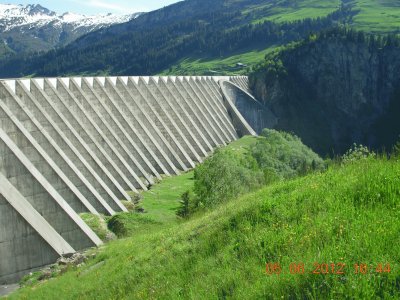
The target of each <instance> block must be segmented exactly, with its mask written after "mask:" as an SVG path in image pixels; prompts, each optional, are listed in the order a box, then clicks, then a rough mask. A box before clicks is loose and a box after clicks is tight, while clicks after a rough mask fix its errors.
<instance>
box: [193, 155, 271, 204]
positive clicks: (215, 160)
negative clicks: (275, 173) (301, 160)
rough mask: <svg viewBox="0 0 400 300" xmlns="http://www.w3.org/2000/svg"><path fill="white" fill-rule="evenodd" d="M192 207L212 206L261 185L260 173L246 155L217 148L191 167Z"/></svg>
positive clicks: (261, 174)
mask: <svg viewBox="0 0 400 300" xmlns="http://www.w3.org/2000/svg"><path fill="white" fill-rule="evenodd" d="M194 178H195V184H194V192H195V194H196V197H194V198H193V201H194V203H193V204H194V205H193V207H194V209H197V208H201V207H212V206H215V205H217V204H219V203H222V202H225V201H227V200H229V199H232V198H233V197H237V196H238V195H240V194H243V193H246V192H248V191H252V190H254V189H256V188H258V187H260V186H262V185H263V184H264V174H263V173H262V172H261V171H260V170H259V168H258V166H257V163H256V161H255V160H254V159H253V158H252V157H251V156H248V155H244V156H243V155H239V154H237V153H234V152H233V151H230V150H227V149H225V150H217V151H216V152H215V154H214V155H213V156H212V157H210V158H209V159H207V160H206V161H205V162H204V164H202V165H200V166H199V167H197V168H196V170H195V177H194Z"/></svg>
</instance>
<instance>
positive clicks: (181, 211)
mask: <svg viewBox="0 0 400 300" xmlns="http://www.w3.org/2000/svg"><path fill="white" fill-rule="evenodd" d="M190 198H191V195H190V191H186V192H184V193H183V194H182V196H181V199H182V200H181V201H180V207H179V208H178V210H177V212H176V214H177V215H178V216H179V217H181V218H187V217H188V216H189V214H190V203H191V201H190Z"/></svg>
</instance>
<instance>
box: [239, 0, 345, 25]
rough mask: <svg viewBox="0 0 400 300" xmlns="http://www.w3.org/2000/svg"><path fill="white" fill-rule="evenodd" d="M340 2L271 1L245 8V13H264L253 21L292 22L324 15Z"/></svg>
mask: <svg viewBox="0 0 400 300" xmlns="http://www.w3.org/2000/svg"><path fill="white" fill-rule="evenodd" d="M294 2H297V4H294ZM288 3H289V4H288ZM340 4H341V1H340V0H302V1H291V2H289V1H271V2H270V4H266V5H265V4H264V5H259V6H255V7H253V8H252V9H249V10H246V11H245V14H250V13H252V14H257V13H259V14H260V15H261V14H265V16H264V17H261V18H259V19H255V20H254V21H253V23H260V22H263V21H274V22H278V23H283V22H293V21H299V20H303V19H306V18H311V19H316V18H318V17H325V16H327V15H328V14H330V13H332V12H334V11H336V10H337V9H338V8H339V7H340ZM262 11H264V13H262Z"/></svg>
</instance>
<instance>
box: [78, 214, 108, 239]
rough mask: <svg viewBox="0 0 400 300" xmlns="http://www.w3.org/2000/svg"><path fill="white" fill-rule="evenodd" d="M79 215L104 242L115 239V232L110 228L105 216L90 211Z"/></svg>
mask: <svg viewBox="0 0 400 300" xmlns="http://www.w3.org/2000/svg"><path fill="white" fill-rule="evenodd" d="M79 216H80V217H81V218H82V220H83V221H85V223H86V224H87V225H88V226H89V227H90V228H91V229H92V230H93V232H94V233H95V234H97V236H98V237H99V238H100V239H101V240H102V241H103V242H107V241H110V240H113V239H115V236H114V234H113V233H112V232H110V231H109V230H108V228H107V223H106V221H105V220H104V218H103V217H101V216H97V215H94V214H90V213H82V214H80V215H79Z"/></svg>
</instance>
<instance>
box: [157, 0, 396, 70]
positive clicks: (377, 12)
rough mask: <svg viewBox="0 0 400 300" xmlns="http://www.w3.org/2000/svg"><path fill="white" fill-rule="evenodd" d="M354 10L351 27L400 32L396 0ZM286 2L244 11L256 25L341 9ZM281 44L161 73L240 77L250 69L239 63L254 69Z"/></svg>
mask: <svg viewBox="0 0 400 300" xmlns="http://www.w3.org/2000/svg"><path fill="white" fill-rule="evenodd" d="M353 2H354V10H356V11H359V12H358V13H357V14H356V15H355V17H354V18H353V21H352V24H351V26H353V27H354V28H356V29H359V30H364V31H367V32H374V33H387V32H393V31H397V32H400V3H398V2H397V1H395V0H354V1H353ZM284 3H285V1H271V2H270V3H268V4H264V5H256V6H254V7H251V8H248V9H246V10H244V11H243V15H245V16H246V15H249V14H259V15H264V16H263V17H259V18H255V19H254V20H253V21H252V23H259V22H262V21H265V20H268V21H274V22H278V23H280V22H292V21H297V20H302V19H305V18H318V17H324V16H326V15H328V14H330V13H332V12H333V11H335V10H337V9H338V8H339V7H340V4H341V1H339V0H334V1H331V0H322V1H321V0H304V1H299V4H298V5H297V6H289V7H288V6H285V5H284ZM276 47H277V45H271V46H270V47H268V48H266V49H250V50H249V49H247V50H243V51H242V52H241V53H234V54H232V55H229V56H225V57H199V58H193V57H190V58H186V59H184V60H182V61H180V62H179V63H177V64H175V65H174V66H172V67H171V68H170V69H168V70H165V71H163V72H161V74H163V75H171V74H173V75H187V74H193V75H204V74H206V75H213V74H216V75H240V74H246V73H247V70H246V69H243V70H240V69H239V70H237V69H235V68H234V67H235V65H236V63H239V62H240V63H244V64H246V65H249V66H252V65H255V64H257V63H258V62H260V61H262V60H263V59H264V57H265V55H266V54H267V53H269V52H271V51H273V50H274V49H275V48H276Z"/></svg>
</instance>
